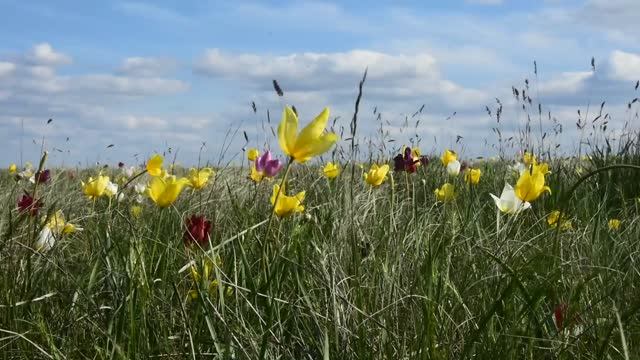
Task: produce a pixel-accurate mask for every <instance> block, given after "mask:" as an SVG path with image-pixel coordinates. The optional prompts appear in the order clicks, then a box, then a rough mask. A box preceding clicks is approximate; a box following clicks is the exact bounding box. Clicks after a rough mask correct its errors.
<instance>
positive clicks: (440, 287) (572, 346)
mask: <svg viewBox="0 0 640 360" xmlns="http://www.w3.org/2000/svg"><path fill="white" fill-rule="evenodd" d="M361 88H362V84H361ZM320 110H321V109H318V111H320ZM601 110H602V109H601ZM356 114H357V105H356ZM594 116H595V115H594ZM328 118H329V115H328V114H325V113H320V115H319V116H318V118H316V119H314V120H313V121H311V124H310V125H309V126H308V127H306V128H305V129H304V130H300V129H302V128H303V127H305V126H306V125H307V124H308V123H309V120H310V119H300V123H299V124H298V120H297V115H296V113H295V110H294V108H289V107H287V108H286V109H285V110H284V112H283V115H282V120H281V123H280V125H279V127H278V129H277V136H278V138H279V146H277V147H273V148H272V149H271V151H270V152H268V153H267V152H265V151H264V149H260V148H258V147H259V144H253V145H254V147H255V148H252V149H247V151H246V152H245V153H243V157H244V160H243V161H242V164H235V165H229V166H212V165H210V163H208V162H204V163H203V164H202V165H201V166H199V167H197V168H193V169H189V168H182V167H181V166H179V165H174V164H173V160H172V154H171V153H169V152H166V153H164V154H154V155H152V156H149V158H148V159H147V160H146V161H145V163H144V164H142V165H134V166H131V164H109V166H104V167H103V166H100V167H95V168H50V167H49V166H48V163H47V154H46V153H45V152H43V155H42V158H41V159H33V161H34V165H33V166H31V167H29V166H26V165H24V164H21V166H17V165H12V166H10V167H9V169H7V170H4V171H3V172H2V173H1V175H0V190H1V191H0V204H2V210H1V214H0V289H1V291H0V358H3V359H17V358H24V359H39V358H42V359H66V358H68V359H129V358H138V359H143V358H145V359H146V358H158V359H169V358H176V359H182V358H183V359H201V358H212V359H327V360H328V359H468V358H474V359H637V358H639V354H640V314H639V310H640V289H639V287H640V268H639V265H638V260H639V256H640V255H639V254H640V243H639V241H638V240H639V239H640V226H639V224H638V219H639V211H640V208H639V207H640V200H639V196H640V184H639V183H638V181H637V179H638V176H639V175H640V172H638V171H637V170H638V169H640V153H639V150H640V143H639V140H640V138H639V137H638V133H637V132H635V131H632V130H629V131H628V132H627V134H626V138H625V139H626V140H625V141H623V139H622V138H621V137H618V138H617V140H618V141H617V142H616V144H618V145H617V146H612V145H611V143H612V141H610V140H611V139H610V137H611V136H610V135H609V133H608V132H607V131H606V124H605V125H604V128H603V127H602V125H601V124H600V123H596V121H594V122H593V123H591V119H589V124H588V126H592V127H593V130H594V131H593V132H592V133H591V134H588V135H590V136H589V138H591V139H594V141H593V142H591V143H590V145H589V146H585V148H584V150H583V151H582V153H581V154H576V155H575V156H560V155H558V153H556V152H555V151H554V149H555V148H556V147H555V146H554V145H555V144H553V143H552V141H550V140H549V139H547V140H546V143H545V142H543V141H541V140H543V139H544V138H545V136H538V137H537V141H534V140H535V136H531V134H532V133H534V132H533V130H531V128H530V127H528V128H527V129H526V131H524V132H523V133H522V134H523V136H522V137H521V139H520V140H521V142H520V143H519V144H520V145H521V146H505V147H503V148H502V147H501V148H500V151H499V152H498V156H496V157H492V158H475V157H471V156H469V157H468V158H463V157H462V156H461V155H459V154H458V153H456V151H455V150H457V149H455V148H452V149H441V152H439V153H438V154H421V153H420V149H419V146H417V145H415V144H413V145H412V144H409V143H408V144H406V145H407V146H402V145H400V144H394V145H393V146H394V147H393V148H384V149H383V148H382V147H378V150H377V151H376V152H371V153H369V154H365V156H363V155H362V153H359V152H358V151H360V150H359V147H358V146H356V145H357V141H356V139H357V135H358V134H357V126H358V118H357V115H354V118H353V120H352V122H351V127H350V134H341V135H342V136H341V138H342V141H338V135H337V134H334V133H333V132H332V131H331V130H330V129H329V130H327V129H326V127H327V123H328ZM592 124H595V125H592ZM578 126H580V125H579V124H578ZM583 126H584V125H583ZM539 135H542V134H539ZM382 142H384V139H383V140H382ZM387 144H389V143H387ZM365 157H366V158H367V160H366V161H363V160H362V158H365ZM276 158H278V159H279V160H276ZM8 165H9V164H7V166H8ZM505 183H506V184H509V186H505ZM491 194H493V195H494V197H492V196H491Z"/></svg>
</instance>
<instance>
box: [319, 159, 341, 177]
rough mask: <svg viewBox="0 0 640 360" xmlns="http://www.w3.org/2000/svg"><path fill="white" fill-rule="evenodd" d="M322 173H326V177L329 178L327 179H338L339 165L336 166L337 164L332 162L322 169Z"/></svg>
mask: <svg viewBox="0 0 640 360" xmlns="http://www.w3.org/2000/svg"><path fill="white" fill-rule="evenodd" d="M322 172H323V173H324V176H326V177H327V179H333V178H335V177H337V176H338V175H340V167H338V165H336V164H334V163H332V162H329V163H327V165H325V167H324V168H323V169H322Z"/></svg>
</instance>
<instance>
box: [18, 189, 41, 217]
mask: <svg viewBox="0 0 640 360" xmlns="http://www.w3.org/2000/svg"><path fill="white" fill-rule="evenodd" d="M41 207H42V202H40V200H36V199H34V198H33V197H32V196H31V195H29V194H27V193H24V194H23V195H22V196H21V197H20V199H18V210H19V211H20V212H21V213H23V214H25V213H29V215H31V216H37V215H38V211H40V208H41Z"/></svg>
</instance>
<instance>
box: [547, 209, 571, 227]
mask: <svg viewBox="0 0 640 360" xmlns="http://www.w3.org/2000/svg"><path fill="white" fill-rule="evenodd" d="M547 224H549V226H551V227H552V228H556V227H558V224H560V229H561V230H570V229H572V228H573V225H572V224H571V221H570V220H566V219H565V218H564V216H563V217H562V219H560V211H558V210H554V211H552V212H551V213H550V214H549V216H547Z"/></svg>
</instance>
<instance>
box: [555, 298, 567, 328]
mask: <svg viewBox="0 0 640 360" xmlns="http://www.w3.org/2000/svg"><path fill="white" fill-rule="evenodd" d="M567 310H568V306H567V304H565V303H561V304H558V305H556V306H555V307H554V308H553V323H554V325H555V326H556V329H557V330H558V331H562V330H563V329H564V318H565V315H566V313H567Z"/></svg>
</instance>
